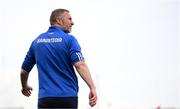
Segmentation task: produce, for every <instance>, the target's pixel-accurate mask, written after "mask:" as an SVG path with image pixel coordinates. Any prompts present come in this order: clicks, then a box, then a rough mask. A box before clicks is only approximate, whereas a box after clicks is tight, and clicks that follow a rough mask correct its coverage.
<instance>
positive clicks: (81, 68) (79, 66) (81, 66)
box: [75, 61, 97, 107]
mask: <svg viewBox="0 0 180 109" xmlns="http://www.w3.org/2000/svg"><path fill="white" fill-rule="evenodd" d="M75 68H76V70H77V72H78V73H79V75H80V76H81V77H82V79H83V80H84V81H85V82H86V84H87V85H88V87H89V88H90V93H89V105H90V106H91V107H93V106H94V105H96V101H97V94H96V88H95V85H94V83H93V80H92V77H91V74H90V71H89V69H88V66H87V65H86V63H85V62H84V61H79V62H76V63H75Z"/></svg>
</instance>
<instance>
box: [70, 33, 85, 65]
mask: <svg viewBox="0 0 180 109" xmlns="http://www.w3.org/2000/svg"><path fill="white" fill-rule="evenodd" d="M69 52H70V58H71V63H72V64H75V63H76V62H78V61H84V57H83V55H82V53H81V47H80V45H79V43H78V41H77V39H76V38H75V37H73V36H72V39H71V41H70V48H69Z"/></svg>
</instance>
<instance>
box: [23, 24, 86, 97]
mask: <svg viewBox="0 0 180 109" xmlns="http://www.w3.org/2000/svg"><path fill="white" fill-rule="evenodd" d="M81 60H84V57H83V55H82V53H81V47H80V45H79V44H78V41H77V40H76V38H75V37H74V36H72V35H70V34H67V33H65V32H64V31H63V30H62V29H61V28H60V27H58V26H51V27H50V28H49V30H48V31H47V32H45V33H43V34H41V35H39V36H38V37H37V38H36V39H35V40H34V41H33V42H32V44H31V46H30V48H29V51H28V52H27V55H26V57H25V59H24V62H23V64H22V69H24V70H25V71H27V72H30V71H31V69H32V68H33V66H34V65H35V64H36V66H37V69H38V78H39V98H44V97H74V96H75V97H76V96H77V93H78V80H77V76H76V74H75V71H74V68H73V65H74V64H75V63H76V62H78V61H81Z"/></svg>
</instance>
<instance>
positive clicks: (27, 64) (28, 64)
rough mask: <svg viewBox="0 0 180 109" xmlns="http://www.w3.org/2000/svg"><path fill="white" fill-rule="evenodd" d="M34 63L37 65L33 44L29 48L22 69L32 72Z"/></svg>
mask: <svg viewBox="0 0 180 109" xmlns="http://www.w3.org/2000/svg"><path fill="white" fill-rule="evenodd" d="M34 65H35V56H34V53H33V49H32V44H31V47H30V48H29V51H28V52H27V54H26V57H25V59H24V62H23V64H22V69H24V70H25V71H27V72H30V71H31V70H32V68H33V66H34Z"/></svg>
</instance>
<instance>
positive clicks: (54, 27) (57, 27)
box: [48, 25, 64, 32]
mask: <svg viewBox="0 0 180 109" xmlns="http://www.w3.org/2000/svg"><path fill="white" fill-rule="evenodd" d="M53 30H58V31H61V32H64V31H63V30H62V28H61V27H60V26H57V25H52V26H50V27H49V30H48V32H50V31H53Z"/></svg>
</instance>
